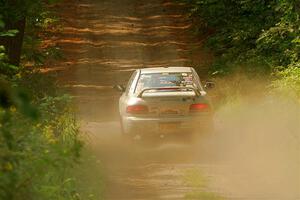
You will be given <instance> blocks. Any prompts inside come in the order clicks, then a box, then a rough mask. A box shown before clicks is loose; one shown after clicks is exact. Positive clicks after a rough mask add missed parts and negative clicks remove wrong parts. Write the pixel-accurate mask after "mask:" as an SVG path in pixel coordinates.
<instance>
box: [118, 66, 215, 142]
mask: <svg viewBox="0 0 300 200" xmlns="http://www.w3.org/2000/svg"><path fill="white" fill-rule="evenodd" d="M211 87H213V83H212V82H208V83H207V84H206V86H205V87H203V86H202V84H201V82H200V79H199V76H198V75H197V73H196V71H195V70H194V69H193V68H191V67H159V68H144V69H138V70H136V71H134V73H133V74H132V76H131V78H130V79H129V82H128V84H127V87H126V88H125V87H123V86H121V85H118V86H117V89H119V90H120V91H122V92H123V94H122V96H121V97H120V100H119V112H120V122H121V127H122V132H123V134H124V136H129V137H136V136H139V137H144V136H151V135H152V136H153V135H160V136H162V135H166V134H175V133H179V134H182V135H187V134H189V133H201V132H204V131H207V130H210V129H212V126H213V123H212V120H213V109H212V105H211V102H210V100H209V98H208V95H207V93H206V92H205V91H204V88H211Z"/></svg>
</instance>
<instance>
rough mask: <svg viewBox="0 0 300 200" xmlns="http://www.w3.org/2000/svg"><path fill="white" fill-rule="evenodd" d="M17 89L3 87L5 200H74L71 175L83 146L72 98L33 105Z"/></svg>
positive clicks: (0, 153)
mask: <svg viewBox="0 0 300 200" xmlns="http://www.w3.org/2000/svg"><path fill="white" fill-rule="evenodd" d="M14 83H15V84H14V85H15V86H12V85H11V84H10V83H9V82H8V81H2V82H1V83H0V86H1V87H0V88H1V90H0V99H1V101H0V105H1V107H0V125H1V126H0V199H1V200H2V199H3V200H9V199H18V200H19V199H24V200H25V199H75V197H74V194H73V193H75V189H74V181H73V179H72V177H69V175H68V174H69V173H68V172H69V170H71V169H72V167H73V166H74V165H75V164H76V163H77V160H78V158H79V153H80V149H81V146H82V144H81V142H80V140H79V139H78V125H77V122H76V120H75V117H74V116H73V114H72V111H71V108H70V106H69V104H70V100H71V99H70V97H69V96H67V95H61V96H47V95H44V97H43V98H40V97H35V98H33V99H31V98H30V97H29V96H28V95H27V94H28V93H27V92H25V91H24V90H23V89H21V88H20V87H18V86H17V85H18V84H17V82H16V81H14ZM40 89H41V88H40ZM30 93H34V91H31V92H30Z"/></svg>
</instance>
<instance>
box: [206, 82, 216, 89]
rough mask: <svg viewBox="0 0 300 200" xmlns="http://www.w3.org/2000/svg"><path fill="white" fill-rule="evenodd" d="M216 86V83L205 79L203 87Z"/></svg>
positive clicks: (210, 87) (211, 87)
mask: <svg viewBox="0 0 300 200" xmlns="http://www.w3.org/2000/svg"><path fill="white" fill-rule="evenodd" d="M215 87H216V84H215V83H214V82H213V81H206V82H205V85H204V88H205V89H213V88H215Z"/></svg>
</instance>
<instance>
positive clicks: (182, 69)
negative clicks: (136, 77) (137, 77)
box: [140, 67, 192, 74]
mask: <svg viewBox="0 0 300 200" xmlns="http://www.w3.org/2000/svg"><path fill="white" fill-rule="evenodd" d="M140 70H141V73H142V74H151V73H168V72H169V73H176V72H184V73H188V72H192V68H191V67H153V68H142V69H140Z"/></svg>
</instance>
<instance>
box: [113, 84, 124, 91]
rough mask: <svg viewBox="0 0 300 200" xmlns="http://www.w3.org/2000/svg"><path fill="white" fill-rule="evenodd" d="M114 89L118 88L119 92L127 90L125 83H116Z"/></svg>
mask: <svg viewBox="0 0 300 200" xmlns="http://www.w3.org/2000/svg"><path fill="white" fill-rule="evenodd" d="M114 89H116V90H118V91H119V92H125V90H126V88H125V87H124V86H123V85H115V86H114Z"/></svg>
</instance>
